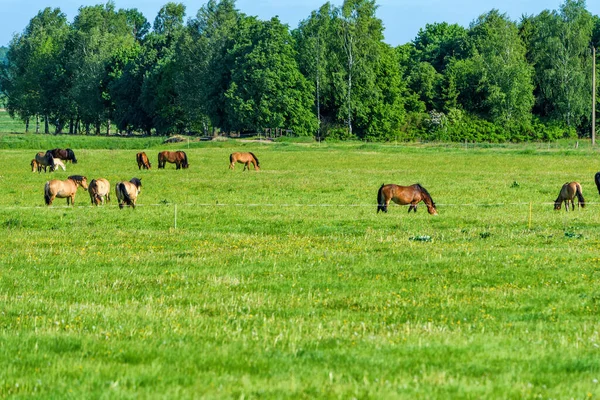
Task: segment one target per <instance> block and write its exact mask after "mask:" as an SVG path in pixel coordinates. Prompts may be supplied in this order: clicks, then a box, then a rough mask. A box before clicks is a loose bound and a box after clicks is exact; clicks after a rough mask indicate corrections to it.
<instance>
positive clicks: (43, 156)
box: [35, 151, 56, 172]
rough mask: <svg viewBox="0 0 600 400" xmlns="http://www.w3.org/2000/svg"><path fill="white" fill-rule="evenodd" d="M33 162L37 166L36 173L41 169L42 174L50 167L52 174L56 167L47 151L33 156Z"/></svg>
mask: <svg viewBox="0 0 600 400" xmlns="http://www.w3.org/2000/svg"><path fill="white" fill-rule="evenodd" d="M35 162H36V163H37V166H38V172H42V168H43V169H44V172H46V167H50V172H52V171H54V169H55V167H56V166H55V165H54V157H53V156H52V153H50V152H48V151H47V152H45V153H44V152H43V151H40V152H39V153H37V154H36V155H35Z"/></svg>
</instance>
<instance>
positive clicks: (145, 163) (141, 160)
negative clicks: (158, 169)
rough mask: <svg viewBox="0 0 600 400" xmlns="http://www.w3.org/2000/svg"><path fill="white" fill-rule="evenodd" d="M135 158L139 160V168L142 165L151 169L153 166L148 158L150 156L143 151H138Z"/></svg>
mask: <svg viewBox="0 0 600 400" xmlns="http://www.w3.org/2000/svg"><path fill="white" fill-rule="evenodd" d="M135 159H136V160H137V164H138V169H142V167H144V169H150V167H152V165H151V164H150V160H148V156H147V155H146V153H144V152H143V151H142V152H140V153H137V154H136V155H135Z"/></svg>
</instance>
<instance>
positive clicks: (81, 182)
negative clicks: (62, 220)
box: [44, 175, 88, 206]
mask: <svg viewBox="0 0 600 400" xmlns="http://www.w3.org/2000/svg"><path fill="white" fill-rule="evenodd" d="M79 186H81V187H82V188H84V189H87V188H88V184H87V178H86V177H85V176H81V175H72V176H69V177H68V178H67V179H66V180H64V181H59V180H58V179H53V180H51V181H48V182H46V185H45V186H44V201H45V202H46V205H48V206H51V205H52V202H53V201H54V199H55V198H56V197H58V198H59V199H64V198H65V197H66V198H67V205H69V204H71V205H75V194H76V193H77V187H79Z"/></svg>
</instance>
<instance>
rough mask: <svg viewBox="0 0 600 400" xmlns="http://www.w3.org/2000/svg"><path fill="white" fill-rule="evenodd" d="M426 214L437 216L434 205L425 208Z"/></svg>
mask: <svg viewBox="0 0 600 400" xmlns="http://www.w3.org/2000/svg"><path fill="white" fill-rule="evenodd" d="M427 212H428V213H429V214H431V215H438V212H437V210H436V209H435V203H432V204H431V205H430V206H429V205H428V206H427Z"/></svg>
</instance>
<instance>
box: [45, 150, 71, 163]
mask: <svg viewBox="0 0 600 400" xmlns="http://www.w3.org/2000/svg"><path fill="white" fill-rule="evenodd" d="M47 153H50V154H52V157H54V158H59V159H61V160H63V161H71V162H72V163H73V164H77V158H75V153H73V150H71V149H52V150H48V151H47Z"/></svg>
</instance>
